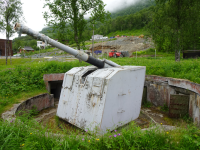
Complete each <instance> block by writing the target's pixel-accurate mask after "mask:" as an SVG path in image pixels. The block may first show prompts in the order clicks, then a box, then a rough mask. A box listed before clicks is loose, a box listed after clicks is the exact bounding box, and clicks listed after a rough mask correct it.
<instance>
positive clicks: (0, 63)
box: [0, 58, 43, 71]
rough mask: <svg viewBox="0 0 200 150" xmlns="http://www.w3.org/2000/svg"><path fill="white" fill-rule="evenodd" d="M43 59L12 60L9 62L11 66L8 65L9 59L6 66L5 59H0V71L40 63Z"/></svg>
mask: <svg viewBox="0 0 200 150" xmlns="http://www.w3.org/2000/svg"><path fill="white" fill-rule="evenodd" d="M42 60H43V59H31V58H13V59H12V60H11V62H12V65H11V63H10V58H8V63H7V64H8V65H6V59H5V58H4V59H0V71H1V70H4V69H8V68H15V66H18V65H25V64H28V63H31V62H39V61H42Z"/></svg>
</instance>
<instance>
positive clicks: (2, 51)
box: [0, 39, 13, 56]
mask: <svg viewBox="0 0 200 150" xmlns="http://www.w3.org/2000/svg"><path fill="white" fill-rule="evenodd" d="M6 42H7V43H6ZM9 49H10V52H11V56H13V50H12V40H9V41H8V40H5V39H0V56H6V53H7V56H10V53H9Z"/></svg>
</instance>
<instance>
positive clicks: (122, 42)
mask: <svg viewBox="0 0 200 150" xmlns="http://www.w3.org/2000/svg"><path fill="white" fill-rule="evenodd" d="M150 47H153V43H152V42H151V39H150V38H149V39H143V38H138V37H121V38H117V40H114V41H108V42H103V43H95V44H94V50H102V51H103V52H107V51H110V50H112V49H115V50H117V51H129V53H132V52H134V51H141V50H144V49H147V48H150ZM90 50H92V45H90Z"/></svg>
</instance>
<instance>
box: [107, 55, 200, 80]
mask: <svg viewBox="0 0 200 150" xmlns="http://www.w3.org/2000/svg"><path fill="white" fill-rule="evenodd" d="M164 55H165V54H163V56H164ZM166 55H168V54H166ZM169 55H171V56H168V57H163V56H160V57H156V59H155V57H138V58H137V59H136V57H132V58H116V59H115V58H111V60H112V61H114V62H116V63H117V64H119V65H122V66H124V65H131V66H146V74H147V75H158V76H164V77H172V78H180V79H187V80H190V81H192V82H195V83H199V84H200V65H199V64H200V59H187V60H185V59H181V61H180V62H175V58H174V56H173V54H169Z"/></svg>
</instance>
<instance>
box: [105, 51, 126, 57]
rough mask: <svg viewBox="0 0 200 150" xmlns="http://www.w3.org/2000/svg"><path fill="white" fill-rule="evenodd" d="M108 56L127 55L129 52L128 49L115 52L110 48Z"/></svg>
mask: <svg viewBox="0 0 200 150" xmlns="http://www.w3.org/2000/svg"><path fill="white" fill-rule="evenodd" d="M109 57H114V58H117V57H129V52H128V51H123V52H117V51H116V50H111V52H109Z"/></svg>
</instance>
